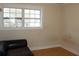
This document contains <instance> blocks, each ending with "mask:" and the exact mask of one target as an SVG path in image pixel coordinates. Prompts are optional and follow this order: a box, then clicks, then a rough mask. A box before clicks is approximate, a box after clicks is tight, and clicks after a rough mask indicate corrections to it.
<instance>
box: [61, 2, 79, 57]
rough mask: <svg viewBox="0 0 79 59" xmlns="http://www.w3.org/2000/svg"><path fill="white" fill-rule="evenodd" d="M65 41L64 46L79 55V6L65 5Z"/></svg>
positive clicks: (63, 41)
mask: <svg viewBox="0 0 79 59" xmlns="http://www.w3.org/2000/svg"><path fill="white" fill-rule="evenodd" d="M63 13H64V27H65V28H64V29H65V30H64V39H63V40H62V42H61V43H62V46H64V47H66V48H68V49H70V50H72V52H75V53H76V54H78V55H79V4H65V5H64V12H63Z"/></svg>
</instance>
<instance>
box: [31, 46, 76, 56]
mask: <svg viewBox="0 0 79 59" xmlns="http://www.w3.org/2000/svg"><path fill="white" fill-rule="evenodd" d="M32 52H33V54H34V55H35V56H76V55H75V54H74V53H71V52H69V51H68V50H65V49H63V48H61V47H56V48H48V49H41V50H35V51H32Z"/></svg>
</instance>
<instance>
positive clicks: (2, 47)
mask: <svg viewBox="0 0 79 59" xmlns="http://www.w3.org/2000/svg"><path fill="white" fill-rule="evenodd" d="M6 55H7V45H6V43H5V42H0V56H6Z"/></svg>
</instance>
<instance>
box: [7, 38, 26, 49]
mask: <svg viewBox="0 0 79 59" xmlns="http://www.w3.org/2000/svg"><path fill="white" fill-rule="evenodd" d="M6 42H7V44H8V48H11V49H13V48H21V47H26V46H27V41H26V40H25V39H20V40H9V41H6Z"/></svg>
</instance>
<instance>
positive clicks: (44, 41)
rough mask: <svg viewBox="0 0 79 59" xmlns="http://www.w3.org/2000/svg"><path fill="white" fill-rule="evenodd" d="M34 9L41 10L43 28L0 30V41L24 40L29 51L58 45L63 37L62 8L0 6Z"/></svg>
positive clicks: (47, 6) (49, 5)
mask: <svg viewBox="0 0 79 59" xmlns="http://www.w3.org/2000/svg"><path fill="white" fill-rule="evenodd" d="M7 6H8V7H24V8H25V7H28V6H30V7H31V6H32V7H34V6H35V7H36V8H38V7H39V8H42V9H43V19H42V20H43V28H42V29H29V30H27V29H25V30H0V40H11V39H19V38H20V39H21V38H25V39H27V41H28V45H29V47H30V48H31V49H38V48H43V47H50V46H53V45H56V44H59V43H60V41H61V39H62V35H63V22H62V14H61V12H62V7H61V6H60V5H57V4H0V7H7Z"/></svg>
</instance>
